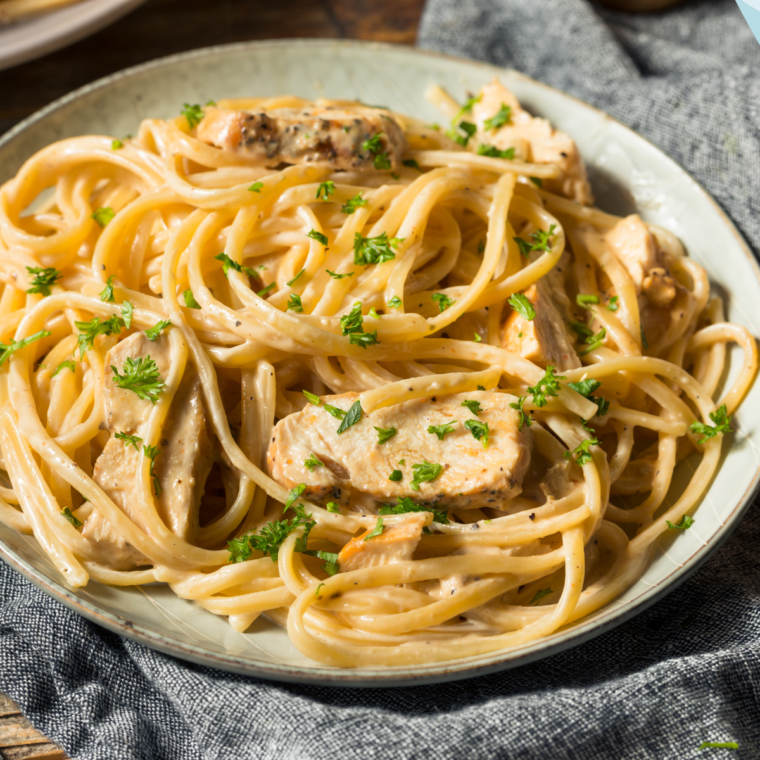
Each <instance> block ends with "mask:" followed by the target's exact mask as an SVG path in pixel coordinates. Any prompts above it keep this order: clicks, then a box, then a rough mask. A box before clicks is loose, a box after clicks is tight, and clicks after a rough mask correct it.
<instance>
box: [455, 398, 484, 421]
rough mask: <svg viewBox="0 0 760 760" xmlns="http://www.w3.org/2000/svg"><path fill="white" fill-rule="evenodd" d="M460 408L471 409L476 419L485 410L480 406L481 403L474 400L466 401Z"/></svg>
mask: <svg viewBox="0 0 760 760" xmlns="http://www.w3.org/2000/svg"><path fill="white" fill-rule="evenodd" d="M459 406H463V407H464V408H465V409H469V410H470V413H471V414H474V415H475V416H476V417H478V416H479V415H480V413H481V412H482V411H483V408H482V407H481V406H480V401H475V400H474V399H466V400H465V401H463V402H462V403H461V404H460V405H459Z"/></svg>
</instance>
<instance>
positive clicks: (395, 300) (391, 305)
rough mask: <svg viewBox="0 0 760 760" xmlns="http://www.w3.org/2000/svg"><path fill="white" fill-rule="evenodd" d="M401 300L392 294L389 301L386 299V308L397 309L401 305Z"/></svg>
mask: <svg viewBox="0 0 760 760" xmlns="http://www.w3.org/2000/svg"><path fill="white" fill-rule="evenodd" d="M401 304H402V301H401V299H400V298H399V297H398V296H393V298H391V300H390V301H388V308H389V309H398V308H400V307H401Z"/></svg>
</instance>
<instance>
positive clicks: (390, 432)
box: [373, 426, 398, 446]
mask: <svg viewBox="0 0 760 760" xmlns="http://www.w3.org/2000/svg"><path fill="white" fill-rule="evenodd" d="M373 427H374V426H373ZM375 430H376V431H377V445H378V446H380V445H381V444H383V443H385V442H386V441H390V439H391V438H393V436H394V435H396V433H398V430H396V428H395V427H390V428H381V427H375Z"/></svg>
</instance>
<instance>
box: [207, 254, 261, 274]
mask: <svg viewBox="0 0 760 760" xmlns="http://www.w3.org/2000/svg"><path fill="white" fill-rule="evenodd" d="M214 258H215V259H216V260H217V261H221V262H222V272H223V273H224V276H225V277H229V274H228V273H229V271H230V269H234V270H235V271H236V272H240V273H245V274H247V275H248V276H249V277H257V276H258V275H257V274H256V270H255V269H253V268H252V267H246V266H243V265H242V264H238V263H237V261H235V260H233V259H231V258H230V257H229V256H228V255H227V254H226V253H218V254H217V255H216V256H214Z"/></svg>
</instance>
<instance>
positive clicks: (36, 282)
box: [26, 267, 63, 296]
mask: <svg viewBox="0 0 760 760" xmlns="http://www.w3.org/2000/svg"><path fill="white" fill-rule="evenodd" d="M26 271H27V272H29V274H33V275H34V277H33V278H32V283H31V284H32V287H31V288H29V290H27V291H26V292H27V293H41V294H42V295H43V296H49V295H50V288H51V287H53V285H55V284H56V283H57V282H58V280H60V279H61V277H63V275H62V274H61V273H60V272H59V271H58V270H57V269H55V268H54V267H44V268H43V267H27V268H26Z"/></svg>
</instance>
